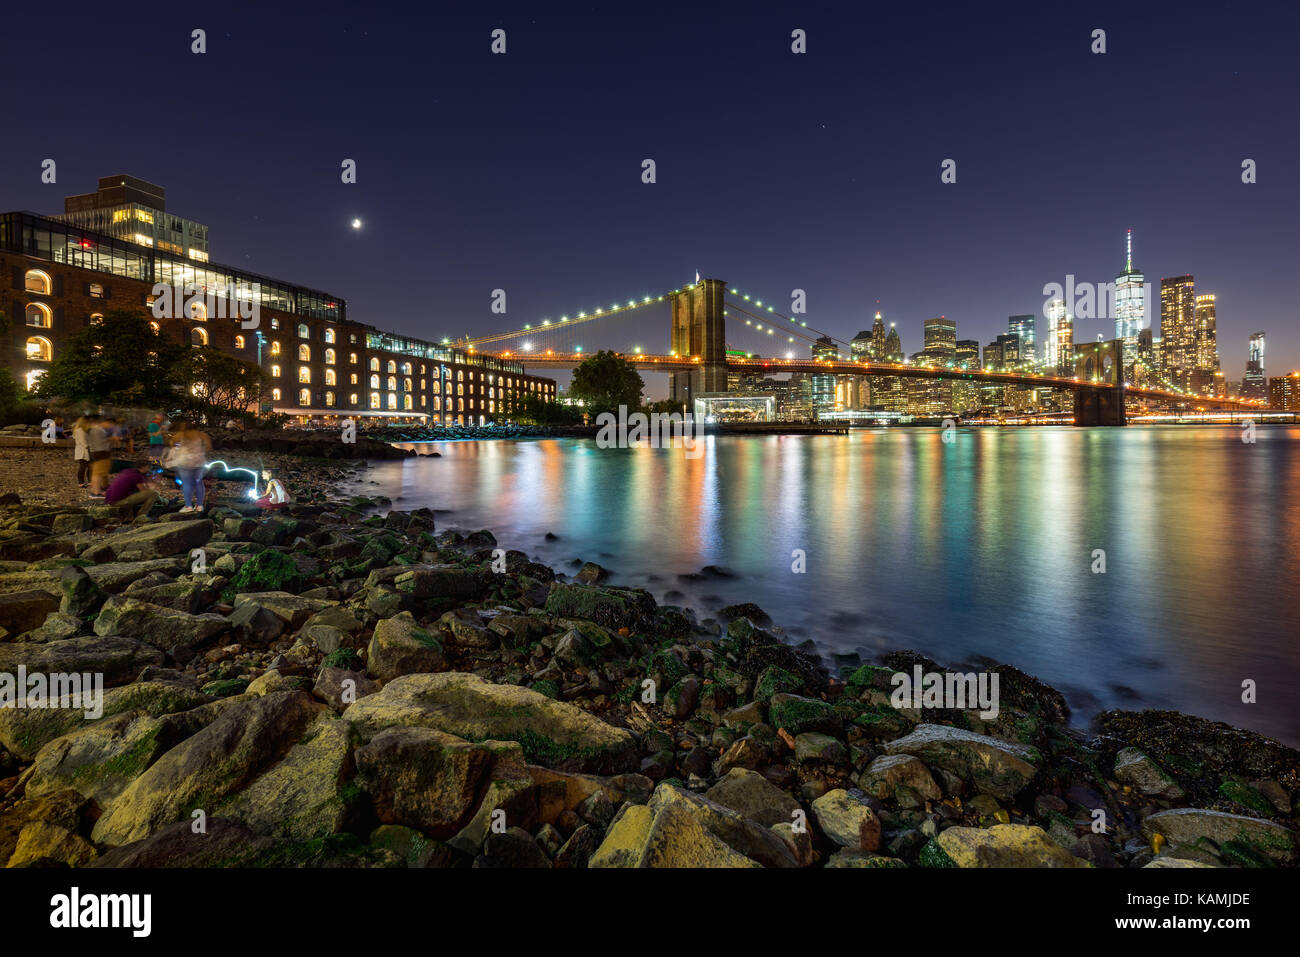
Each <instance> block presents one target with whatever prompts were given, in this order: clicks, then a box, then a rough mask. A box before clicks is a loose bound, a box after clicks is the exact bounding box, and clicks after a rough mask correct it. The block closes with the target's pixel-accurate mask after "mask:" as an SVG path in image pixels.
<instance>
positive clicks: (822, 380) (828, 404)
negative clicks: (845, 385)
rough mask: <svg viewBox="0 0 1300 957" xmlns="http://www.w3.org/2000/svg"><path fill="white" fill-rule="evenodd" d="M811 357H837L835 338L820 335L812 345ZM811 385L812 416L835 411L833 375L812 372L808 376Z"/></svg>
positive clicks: (838, 353) (838, 352) (838, 351)
mask: <svg viewBox="0 0 1300 957" xmlns="http://www.w3.org/2000/svg"><path fill="white" fill-rule="evenodd" d="M812 357H813V358H814V359H832V360H833V359H838V358H839V357H840V350H839V348H838V347H837V346H836V345H835V340H834V339H832V338H830V337H829V336H822V337H821V338H820V339H818V340H817V341H816V342H814V343H813V345H812ZM809 380H810V382H811V386H812V397H811V398H812V411H813V418H817V417H818V416H819V415H821V414H823V413H825V412H834V411H835V376H834V374H830V373H828V374H825V375H823V374H821V373H814V374H813V375H811V376H809Z"/></svg>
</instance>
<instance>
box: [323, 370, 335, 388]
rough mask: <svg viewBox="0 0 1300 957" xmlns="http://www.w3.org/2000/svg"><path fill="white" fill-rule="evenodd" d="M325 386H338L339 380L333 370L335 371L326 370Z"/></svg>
mask: <svg viewBox="0 0 1300 957" xmlns="http://www.w3.org/2000/svg"><path fill="white" fill-rule="evenodd" d="M325 384H326V385H338V380H337V377H336V376H335V375H334V370H333V369H326V370H325Z"/></svg>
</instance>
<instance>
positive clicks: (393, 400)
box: [388, 392, 397, 412]
mask: <svg viewBox="0 0 1300 957" xmlns="http://www.w3.org/2000/svg"><path fill="white" fill-rule="evenodd" d="M388 411H390V412H396V411H397V396H396V394H394V393H392V392H390V393H388Z"/></svg>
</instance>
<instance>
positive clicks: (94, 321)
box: [90, 312, 104, 326]
mask: <svg viewBox="0 0 1300 957" xmlns="http://www.w3.org/2000/svg"><path fill="white" fill-rule="evenodd" d="M103 321H104V314H103V313H102V312H92V313H91V314H90V324H91V325H92V326H96V325H99V323H101V322H103Z"/></svg>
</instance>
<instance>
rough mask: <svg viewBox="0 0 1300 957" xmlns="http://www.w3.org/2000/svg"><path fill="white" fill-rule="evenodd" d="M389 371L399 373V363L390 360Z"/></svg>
mask: <svg viewBox="0 0 1300 957" xmlns="http://www.w3.org/2000/svg"><path fill="white" fill-rule="evenodd" d="M388 371H389V372H396V371H397V363H396V362H394V361H393V360H392V359H389V360H388Z"/></svg>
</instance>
